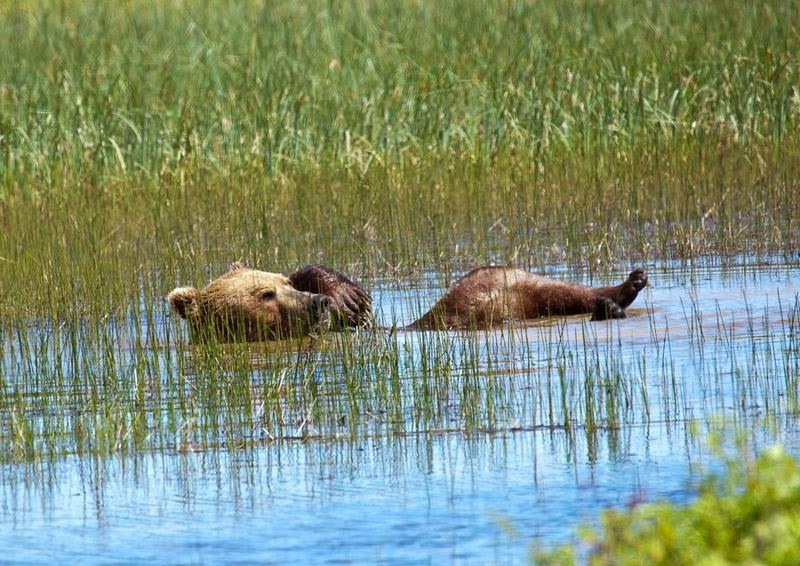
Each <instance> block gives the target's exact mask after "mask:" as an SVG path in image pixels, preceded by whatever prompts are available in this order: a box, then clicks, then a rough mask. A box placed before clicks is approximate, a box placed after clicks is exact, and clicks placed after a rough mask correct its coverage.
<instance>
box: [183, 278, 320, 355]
mask: <svg viewBox="0 0 800 566" xmlns="http://www.w3.org/2000/svg"><path fill="white" fill-rule="evenodd" d="M168 299H169V302H170V303H171V304H172V308H173V309H174V310H175V312H177V313H178V314H179V315H180V316H181V317H182V318H185V319H186V320H187V321H188V322H189V327H190V331H191V334H192V338H193V339H198V338H199V339H201V340H202V339H204V338H205V337H207V336H209V334H210V333H213V334H214V335H215V336H216V338H217V339H219V340H224V341H231V340H247V341H250V342H256V341H261V340H278V339H281V338H290V337H294V336H304V335H306V334H309V333H311V332H313V331H315V330H316V329H324V328H326V327H327V325H328V313H329V310H330V303H331V301H330V298H328V297H327V296H325V295H321V294H315V293H307V292H305V291H298V290H297V289H295V288H294V287H293V286H292V284H291V282H290V281H289V278H288V277H285V276H284V275H281V274H280V273H267V272H265V271H258V270H255V269H248V268H246V267H244V266H243V265H242V264H240V263H235V264H233V265H232V266H231V269H230V271H228V273H226V274H225V275H223V276H221V277H219V278H218V279H215V280H214V281H212V282H211V283H209V284H208V285H207V286H206V287H205V288H203V289H195V288H194V287H178V288H176V289H174V290H173V291H172V292H171V293H170V294H169V296H168Z"/></svg>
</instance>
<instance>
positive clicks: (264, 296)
mask: <svg viewBox="0 0 800 566" xmlns="http://www.w3.org/2000/svg"><path fill="white" fill-rule="evenodd" d="M258 298H259V299H261V300H262V301H271V300H272V299H274V298H275V291H261V293H260V294H259V295H258Z"/></svg>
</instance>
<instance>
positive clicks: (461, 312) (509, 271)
mask: <svg viewBox="0 0 800 566" xmlns="http://www.w3.org/2000/svg"><path fill="white" fill-rule="evenodd" d="M646 285H647V274H646V273H645V271H644V270H643V269H636V270H634V271H633V272H631V274H630V275H629V276H628V278H627V279H626V280H625V281H624V282H622V283H621V284H620V285H616V286H612V287H586V286H583V285H575V284H571V283H564V282H562V281H556V280H553V279H548V278H546V277H542V276H539V275H534V274H532V273H528V272H526V271H522V270H519V269H514V268H510V267H493V266H489V267H480V268H478V269H475V270H473V271H471V272H469V273H467V274H466V275H464V276H463V277H462V278H461V279H459V280H458V281H456V282H455V284H453V286H452V287H450V289H449V290H448V291H447V293H446V294H445V295H444V297H442V298H441V299H440V300H439V301H438V302H437V303H436V304H435V305H434V306H433V307H432V308H431V309H430V311H428V312H427V313H426V314H424V315H423V316H422V317H420V318H419V319H418V320H416V321H414V322H413V323H411V324H410V325H409V326H407V327H405V328H406V329H408V330H455V329H486V328H492V327H494V326H498V325H501V324H505V323H507V322H509V321H512V320H518V321H524V320H531V319H536V318H539V317H543V316H551V315H571V314H591V315H592V320H605V319H609V318H624V317H625V308H627V307H628V305H630V304H631V303H632V302H633V301H634V299H636V296H637V295H638V293H639V291H641V290H642V289H643V288H644V287H645V286H646ZM169 300H170V302H171V303H172V307H173V309H175V311H176V312H177V313H178V314H179V315H180V316H181V317H183V318H185V319H187V320H189V323H190V328H191V330H192V334H193V336H195V337H197V336H202V335H201V331H202V330H203V329H211V330H213V331H214V333H215V335H216V336H217V338H219V339H224V340H232V339H245V340H249V341H258V340H265V339H280V338H287V337H291V336H302V335H305V334H309V333H311V332H315V331H317V330H325V329H342V328H348V327H351V328H352V327H357V326H367V325H370V324H371V321H372V299H371V298H370V296H369V295H368V294H367V293H366V292H365V291H364V290H363V289H362V288H361V287H359V286H358V285H357V284H356V283H354V282H352V281H351V280H350V279H348V278H347V277H345V276H344V275H342V274H341V273H339V272H338V271H336V270H334V269H331V268H329V267H325V266H324V265H309V266H306V267H304V268H302V269H300V270H299V271H297V272H295V273H293V274H292V275H290V276H289V277H285V276H284V275H280V274H277V273H267V272H264V271H257V270H254V269H248V268H246V267H244V266H243V265H241V264H234V265H233V266H231V270H230V271H229V272H228V273H226V274H225V275H223V276H222V277H220V278H218V279H216V280H214V281H212V282H211V283H210V284H209V285H208V286H207V287H205V288H204V289H201V290H197V289H195V288H194V287H178V288H177V289H175V290H174V291H172V292H171V293H170V294H169Z"/></svg>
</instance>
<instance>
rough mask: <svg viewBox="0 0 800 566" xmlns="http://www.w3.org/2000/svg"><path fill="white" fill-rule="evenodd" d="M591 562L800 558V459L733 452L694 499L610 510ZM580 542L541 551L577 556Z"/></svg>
mask: <svg viewBox="0 0 800 566" xmlns="http://www.w3.org/2000/svg"><path fill="white" fill-rule="evenodd" d="M581 538H582V539H583V541H584V542H585V543H586V544H587V545H588V547H589V549H588V562H589V563H590V564H672V565H677V564H709V565H710V564H734V563H735V564H739V563H747V564H800V466H798V462H797V460H795V459H794V458H793V457H791V456H789V455H788V454H787V453H786V452H785V451H784V449H783V447H781V446H774V447H772V448H769V449H768V450H766V451H765V452H763V453H762V454H761V456H760V457H759V458H758V459H756V460H755V461H752V460H747V459H739V460H736V459H730V460H729V461H728V463H727V469H726V473H725V475H724V476H721V477H716V476H712V477H710V478H708V479H706V480H705V481H704V482H703V484H702V485H701V488H700V494H699V496H698V498H697V500H696V501H695V502H694V503H692V504H691V505H688V506H685V507H684V506H676V505H674V504H672V503H668V502H658V503H652V504H645V505H640V506H637V507H634V508H633V509H630V510H627V511H615V510H610V511H606V512H604V513H603V516H602V519H601V527H600V532H597V531H595V530H593V529H586V530H585V531H584V532H582V533H581ZM578 551H579V549H577V548H575V547H572V546H564V547H561V548H558V549H556V550H553V551H550V552H541V553H537V554H535V555H534V560H535V561H536V562H538V563H543V564H571V563H573V562H575V555H576V552H578Z"/></svg>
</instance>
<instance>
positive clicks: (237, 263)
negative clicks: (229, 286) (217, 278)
mask: <svg viewBox="0 0 800 566" xmlns="http://www.w3.org/2000/svg"><path fill="white" fill-rule="evenodd" d="M240 269H246V268H245V265H244V264H243V263H242V262H241V261H234V262H233V263H232V264H231V269H230V270H231V271H239V270H240Z"/></svg>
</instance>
